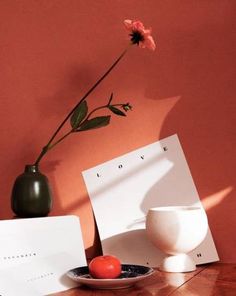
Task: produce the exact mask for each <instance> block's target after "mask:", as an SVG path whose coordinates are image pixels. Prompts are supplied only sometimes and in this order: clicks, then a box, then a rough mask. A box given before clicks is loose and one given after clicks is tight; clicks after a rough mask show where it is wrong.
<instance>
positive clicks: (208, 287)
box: [53, 263, 236, 296]
mask: <svg viewBox="0 0 236 296" xmlns="http://www.w3.org/2000/svg"><path fill="white" fill-rule="evenodd" d="M53 295H54V296H78V295H79V296H125V295H129V296H167V295H172V296H182V295H185V296H236V264H223V263H213V264H208V265H202V266H201V267H198V269H197V270H196V271H194V272H190V273H167V272H160V271H158V270H156V271H155V273H154V274H153V275H151V276H150V277H149V278H147V279H145V280H143V281H142V282H140V283H138V284H137V285H136V286H134V287H132V288H129V289H120V290H95V289H90V288H87V287H82V286H80V287H78V288H75V289H71V290H68V291H65V292H61V293H57V294H53Z"/></svg>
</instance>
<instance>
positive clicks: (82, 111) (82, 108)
mask: <svg viewBox="0 0 236 296" xmlns="http://www.w3.org/2000/svg"><path fill="white" fill-rule="evenodd" d="M87 113H88V105H87V102H86V101H83V102H81V103H80V104H79V106H78V107H77V108H76V109H75V111H74V112H73V114H72V116H71V118H70V124H71V127H72V128H73V129H77V128H78V127H79V124H80V123H81V121H82V120H83V119H84V118H85V117H86V115H87Z"/></svg>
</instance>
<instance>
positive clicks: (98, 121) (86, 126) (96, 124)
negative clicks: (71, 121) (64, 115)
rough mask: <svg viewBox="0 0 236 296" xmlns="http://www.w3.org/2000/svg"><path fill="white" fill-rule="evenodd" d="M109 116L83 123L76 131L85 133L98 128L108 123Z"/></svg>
mask: <svg viewBox="0 0 236 296" xmlns="http://www.w3.org/2000/svg"><path fill="white" fill-rule="evenodd" d="M110 118H111V116H110V115H109V116H99V117H94V118H92V119H89V120H86V121H84V122H83V123H82V124H81V126H80V127H79V129H78V131H87V130H90V129H95V128H100V127H103V126H106V125H108V124H109V123H110Z"/></svg>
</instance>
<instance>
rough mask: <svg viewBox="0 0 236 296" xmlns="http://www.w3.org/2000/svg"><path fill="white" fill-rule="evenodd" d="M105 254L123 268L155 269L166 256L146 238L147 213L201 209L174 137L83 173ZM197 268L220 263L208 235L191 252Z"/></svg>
mask: <svg viewBox="0 0 236 296" xmlns="http://www.w3.org/2000/svg"><path fill="white" fill-rule="evenodd" d="M83 177H84V180H85V183H86V186H87V190H88V193H89V196H90V199H91V202H92V206H93V210H94V214H95V218H96V221H97V225H98V230H99V235H100V238H101V243H102V249H103V253H106V254H113V255H116V256H118V257H119V258H120V259H121V261H122V262H123V263H133V264H143V265H150V266H158V265H159V263H160V261H161V259H162V258H163V256H164V254H163V253H162V252H161V251H160V250H157V248H156V247H154V246H153V245H152V244H151V243H150V242H149V240H148V239H147V236H146V232H145V219H146V214H147V212H148V209H149V208H151V207H157V206H176V205H198V206H202V205H201V202H200V199H199V196H198V193H197V190H196V187H195V185H194V182H193V179H192V176H191V173H190V170H189V167H188V165H187V162H186V159H185V156H184V153H183V151H182V148H181V145H180V142H179V139H178V137H177V135H173V136H170V137H168V138H165V139H163V140H161V141H157V142H155V143H152V144H150V145H147V146H145V147H142V148H139V149H137V150H135V151H132V152H129V153H127V154H125V155H122V156H120V157H117V158H115V159H113V160H110V161H107V162H105V163H103V164H100V165H98V166H96V167H94V168H91V169H89V170H86V171H84V172H83ZM190 254H191V256H192V257H193V259H194V260H195V262H196V263H197V264H201V263H207V262H213V261H217V260H219V258H218V255H217V251H216V248H215V245H214V242H213V239H212V235H211V232H210V230H208V234H207V237H206V238H205V240H204V241H203V243H202V244H201V245H200V246H199V247H198V248H196V249H195V250H194V251H192V252H191V253H190Z"/></svg>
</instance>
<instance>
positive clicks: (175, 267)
mask: <svg viewBox="0 0 236 296" xmlns="http://www.w3.org/2000/svg"><path fill="white" fill-rule="evenodd" d="M207 230H208V222H207V216H206V213H205V211H204V210H203V209H202V208H201V207H195V206H176V207H172V206H171V207H157V208H151V209H149V211H148V214H147V219H146V231H147V235H148V238H149V239H150V241H151V242H152V243H153V244H154V245H155V246H156V247H157V248H158V249H160V250H161V251H163V252H164V253H166V254H168V256H167V257H165V258H164V260H163V261H162V263H161V265H160V266H159V268H160V269H161V270H163V271H168V272H189V271H193V270H195V269H196V264H195V262H194V260H193V259H192V258H191V257H190V256H189V255H188V254H187V253H189V252H190V251H192V250H194V249H195V248H196V247H197V246H198V245H200V243H201V242H202V241H203V240H204V238H205V236H206V234H207Z"/></svg>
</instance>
